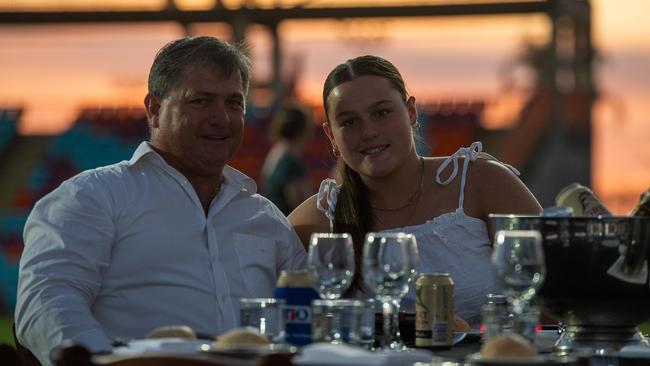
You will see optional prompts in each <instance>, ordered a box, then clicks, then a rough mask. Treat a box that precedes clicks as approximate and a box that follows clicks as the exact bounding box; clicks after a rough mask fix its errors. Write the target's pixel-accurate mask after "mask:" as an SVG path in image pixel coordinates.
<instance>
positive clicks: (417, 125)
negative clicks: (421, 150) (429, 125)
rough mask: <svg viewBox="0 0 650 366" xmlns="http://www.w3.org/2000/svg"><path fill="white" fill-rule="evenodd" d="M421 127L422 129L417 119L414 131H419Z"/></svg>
mask: <svg viewBox="0 0 650 366" xmlns="http://www.w3.org/2000/svg"><path fill="white" fill-rule="evenodd" d="M420 127H421V126H420V121H418V120H417V119H416V120H415V123H414V124H413V129H414V130H417V129H419V128H420Z"/></svg>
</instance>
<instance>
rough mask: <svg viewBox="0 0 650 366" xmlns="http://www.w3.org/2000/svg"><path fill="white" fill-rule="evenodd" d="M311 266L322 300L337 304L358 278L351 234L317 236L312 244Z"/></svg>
mask: <svg viewBox="0 0 650 366" xmlns="http://www.w3.org/2000/svg"><path fill="white" fill-rule="evenodd" d="M308 263H309V266H310V267H311V268H312V269H313V271H314V274H315V275H316V276H315V283H314V288H315V289H316V291H318V294H319V295H320V297H321V298H322V299H325V300H335V299H338V298H340V297H341V295H342V294H343V293H344V292H345V290H347V289H348V287H350V283H351V282H352V277H353V275H354V249H353V247H352V237H351V236H350V235H349V234H332V233H314V234H312V236H311V239H310V240H309V253H308Z"/></svg>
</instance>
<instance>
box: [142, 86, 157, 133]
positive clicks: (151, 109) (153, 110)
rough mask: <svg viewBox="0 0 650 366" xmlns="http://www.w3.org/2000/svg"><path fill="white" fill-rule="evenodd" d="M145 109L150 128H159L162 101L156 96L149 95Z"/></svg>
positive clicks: (145, 102)
mask: <svg viewBox="0 0 650 366" xmlns="http://www.w3.org/2000/svg"><path fill="white" fill-rule="evenodd" d="M144 109H145V112H146V113H147V121H148V122H149V128H157V127H159V122H158V114H159V113H160V101H159V100H158V98H157V97H156V96H155V95H153V94H151V93H147V95H146V96H145V97H144Z"/></svg>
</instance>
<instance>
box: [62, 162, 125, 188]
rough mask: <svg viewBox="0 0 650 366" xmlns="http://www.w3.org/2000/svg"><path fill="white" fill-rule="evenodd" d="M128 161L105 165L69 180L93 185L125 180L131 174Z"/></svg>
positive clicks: (83, 172) (85, 171)
mask: <svg viewBox="0 0 650 366" xmlns="http://www.w3.org/2000/svg"><path fill="white" fill-rule="evenodd" d="M129 168H130V164H129V162H128V161H126V160H125V161H120V162H118V163H114V164H110V165H105V166H101V167H97V168H93V169H88V170H84V171H82V172H81V173H78V174H76V175H74V176H72V177H71V178H70V179H68V181H69V182H71V183H92V182H99V181H106V180H114V179H118V180H119V179H123V178H124V177H125V176H126V175H128V174H130V172H129Z"/></svg>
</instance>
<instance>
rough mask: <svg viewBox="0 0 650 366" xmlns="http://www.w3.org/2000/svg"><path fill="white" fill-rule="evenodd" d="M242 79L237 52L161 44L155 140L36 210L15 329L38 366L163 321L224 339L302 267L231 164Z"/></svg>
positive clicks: (244, 89)
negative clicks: (72, 346) (61, 351)
mask: <svg viewBox="0 0 650 366" xmlns="http://www.w3.org/2000/svg"><path fill="white" fill-rule="evenodd" d="M249 80H250V61H249V59H248V57H247V56H246V55H245V53H244V51H243V50H242V49H240V48H237V47H234V46H232V45H229V44H227V43H225V42H223V41H221V40H218V39H216V38H213V37H191V38H183V39H179V40H176V41H173V42H170V43H168V44H167V45H166V46H164V47H163V48H162V49H161V50H160V51H159V52H158V54H157V55H156V57H155V60H154V62H153V65H152V67H151V71H150V74H149V84H148V88H149V90H148V94H147V96H146V97H145V100H144V102H145V108H146V113H147V119H148V123H149V128H150V132H151V141H148V142H147V141H145V142H142V143H141V144H140V146H139V147H138V148H137V150H136V151H135V153H134V154H133V157H132V158H131V160H129V161H122V162H120V163H117V164H114V165H109V166H105V167H101V168H97V169H93V170H89V171H85V172H82V173H80V174H79V175H76V176H74V177H72V178H71V179H69V180H67V181H65V182H63V183H62V184H61V185H60V186H59V187H58V188H57V189H55V190H54V191H52V192H50V193H49V194H48V195H46V196H45V197H43V198H42V199H41V200H40V201H38V202H37V203H36V205H35V206H34V208H33V210H32V212H31V214H30V216H29V218H28V220H27V223H26V225H25V229H24V242H25V249H24V251H23V254H22V257H21V259H20V274H19V284H18V301H17V305H16V313H15V321H16V330H17V338H18V341H19V342H20V343H21V344H22V345H23V346H26V347H27V348H28V349H29V350H31V351H32V352H33V353H34V354H35V355H36V357H37V358H38V359H39V360H40V362H42V363H43V364H46V365H48V364H50V353H51V351H52V350H53V349H54V348H55V347H56V346H57V345H59V344H61V343H62V342H63V341H64V340H70V341H72V342H73V343H77V344H81V345H83V346H85V347H86V348H88V349H89V350H90V351H91V352H110V351H111V350H112V344H113V341H114V340H116V339H118V338H127V339H128V338H138V337H144V336H145V335H146V334H147V333H148V332H150V331H151V330H152V329H154V328H158V327H161V326H168V325H186V326H189V327H191V328H192V329H193V330H194V331H195V332H196V333H198V334H208V335H213V336H214V335H218V334H221V333H223V332H224V331H226V330H228V329H231V328H234V327H236V326H237V325H238V324H237V319H238V310H239V299H240V298H245V297H272V296H273V290H274V287H275V284H276V280H277V277H278V276H279V274H280V271H281V270H283V269H296V268H299V267H302V266H303V265H304V262H305V257H306V255H305V250H304V248H303V246H302V244H301V243H300V240H299V238H298V237H297V236H296V233H295V232H294V231H293V229H292V228H291V226H290V224H289V222H288V221H287V219H286V218H285V216H284V215H283V214H282V212H280V210H278V209H277V207H275V205H273V204H272V203H271V202H270V201H269V200H267V199H266V198H264V197H262V196H260V195H259V194H257V193H256V185H255V183H254V181H253V180H252V179H250V178H249V177H247V176H245V175H244V174H242V173H240V172H239V171H237V170H235V169H233V168H231V167H229V166H228V165H227V163H228V161H229V160H230V159H231V158H232V157H233V155H234V154H235V153H236V152H237V150H238V149H239V147H240V145H241V143H242V136H243V128H244V110H245V103H246V95H247V93H248V87H249Z"/></svg>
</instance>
